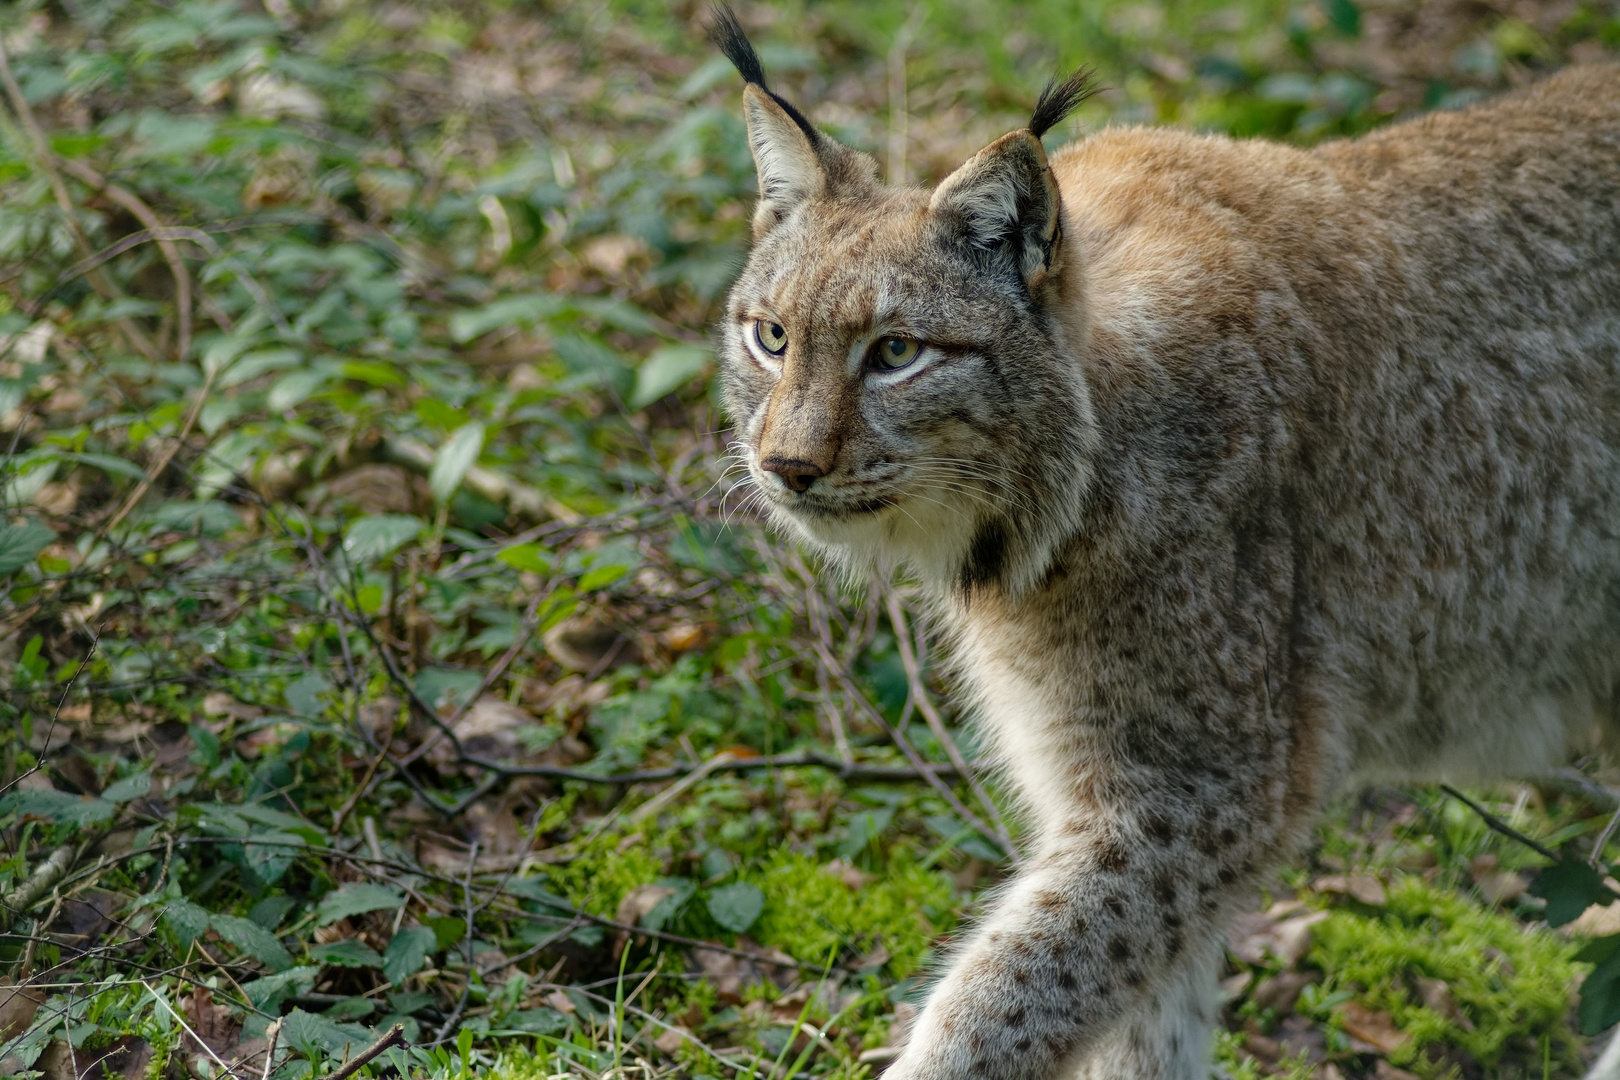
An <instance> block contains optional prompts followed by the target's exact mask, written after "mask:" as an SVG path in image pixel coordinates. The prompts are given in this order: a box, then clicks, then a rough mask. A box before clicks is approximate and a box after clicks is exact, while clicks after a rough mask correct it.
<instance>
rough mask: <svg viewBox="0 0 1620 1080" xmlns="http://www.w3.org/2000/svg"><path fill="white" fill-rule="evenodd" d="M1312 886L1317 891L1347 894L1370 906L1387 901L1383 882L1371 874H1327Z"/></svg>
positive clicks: (1381, 905)
mask: <svg viewBox="0 0 1620 1080" xmlns="http://www.w3.org/2000/svg"><path fill="white" fill-rule="evenodd" d="M1312 887H1313V888H1314V889H1316V890H1317V891H1318V892H1326V893H1337V894H1339V895H1340V896H1348V897H1350V898H1351V899H1352V900H1359V901H1361V902H1362V903H1363V904H1367V905H1368V906H1370V907H1383V906H1384V905H1385V904H1387V903H1389V895H1388V894H1387V893H1386V892H1385V891H1384V883H1383V882H1382V881H1379V880H1378V879H1377V878H1375V877H1373V876H1372V875H1371V874H1329V875H1327V876H1326V877H1319V878H1317V879H1316V881H1315V882H1313V883H1312Z"/></svg>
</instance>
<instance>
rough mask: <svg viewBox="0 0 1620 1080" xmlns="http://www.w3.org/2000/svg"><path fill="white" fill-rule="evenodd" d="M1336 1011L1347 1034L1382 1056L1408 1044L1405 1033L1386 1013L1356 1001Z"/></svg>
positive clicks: (1341, 1006) (1348, 1002)
mask: <svg viewBox="0 0 1620 1080" xmlns="http://www.w3.org/2000/svg"><path fill="white" fill-rule="evenodd" d="M1335 1011H1336V1012H1337V1014H1338V1017H1339V1022H1340V1024H1341V1025H1342V1026H1343V1027H1344V1030H1345V1034H1347V1035H1350V1036H1351V1037H1353V1038H1357V1039H1360V1040H1361V1041H1362V1042H1364V1043H1366V1044H1367V1045H1369V1046H1371V1047H1372V1048H1373V1049H1374V1050H1376V1051H1378V1052H1379V1053H1380V1054H1389V1053H1393V1052H1394V1051H1395V1050H1397V1049H1399V1048H1400V1047H1401V1046H1402V1045H1403V1044H1404V1043H1405V1042H1406V1034H1405V1032H1403V1031H1401V1030H1400V1029H1399V1028H1397V1027H1396V1026H1395V1021H1394V1020H1392V1019H1391V1018H1390V1015H1389V1014H1388V1013H1386V1012H1376V1011H1374V1010H1372V1009H1369V1008H1367V1007H1366V1006H1365V1005H1362V1004H1361V1003H1359V1002H1355V1001H1347V1002H1345V1003H1344V1004H1343V1005H1340V1006H1339V1007H1338V1009H1337V1010H1335Z"/></svg>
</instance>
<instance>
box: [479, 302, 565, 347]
mask: <svg viewBox="0 0 1620 1080" xmlns="http://www.w3.org/2000/svg"><path fill="white" fill-rule="evenodd" d="M566 306H567V305H566V304H565V303H564V302H563V301H562V300H560V299H558V298H557V297H555V296H548V295H546V294H545V293H532V294H530V295H528V296H506V297H502V298H501V299H499V300H496V301H494V302H492V303H489V304H485V305H484V306H483V307H481V308H473V309H472V310H471V311H458V312H456V313H455V314H454V315H452V316H450V340H451V341H454V342H455V343H456V344H457V345H464V344H466V343H467V342H469V341H471V340H472V339H473V338H475V337H481V336H483V335H484V334H487V333H489V332H490V331H491V330H494V329H496V328H497V327H501V326H513V325H522V326H532V325H534V324H535V323H537V322H539V321H540V320H542V319H549V318H551V317H552V316H553V315H556V314H557V313H558V312H560V311H562V310H563V309H564V308H565V307H566Z"/></svg>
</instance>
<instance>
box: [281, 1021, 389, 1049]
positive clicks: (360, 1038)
mask: <svg viewBox="0 0 1620 1080" xmlns="http://www.w3.org/2000/svg"><path fill="white" fill-rule="evenodd" d="M281 1022H282V1028H281V1031H282V1037H283V1038H285V1039H286V1040H287V1042H288V1043H290V1044H291V1045H292V1046H294V1047H296V1048H297V1049H298V1050H299V1052H300V1053H302V1054H304V1055H305V1056H306V1057H309V1058H311V1059H312V1060H318V1056H319V1052H324V1053H326V1054H327V1055H329V1056H331V1057H334V1058H337V1059H339V1060H342V1059H343V1058H345V1057H353V1056H354V1055H355V1054H356V1053H357V1052H359V1051H360V1050H363V1049H365V1047H366V1046H367V1045H368V1044H370V1043H371V1042H372V1040H373V1039H375V1038H376V1036H374V1035H373V1034H372V1033H371V1032H369V1031H367V1030H366V1029H365V1028H363V1027H361V1026H360V1025H359V1024H335V1023H333V1022H332V1021H330V1020H328V1019H327V1018H326V1017H324V1016H316V1015H315V1014H314V1013H307V1012H305V1011H304V1010H303V1009H294V1010H293V1011H292V1012H290V1013H288V1014H287V1015H286V1016H284V1017H282V1021H281Z"/></svg>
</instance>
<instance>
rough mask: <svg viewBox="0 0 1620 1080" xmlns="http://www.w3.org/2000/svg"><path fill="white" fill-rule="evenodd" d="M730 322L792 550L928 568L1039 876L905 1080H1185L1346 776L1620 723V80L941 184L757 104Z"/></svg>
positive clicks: (981, 169) (751, 61) (750, 437)
mask: <svg viewBox="0 0 1620 1080" xmlns="http://www.w3.org/2000/svg"><path fill="white" fill-rule="evenodd" d="M716 39H717V41H718V42H719V44H720V45H721V47H722V48H723V49H724V50H725V51H726V52H727V54H728V55H729V56H731V58H732V59H733V61H734V62H736V64H737V67H738V68H739V70H740V71H742V73H743V75H744V77H745V80H746V81H747V84H748V85H747V86H746V87H745V90H744V109H745V113H746V118H747V121H748V130H749V139H750V142H751V144H752V147H753V151H754V156H755V160H756V163H757V165H758V169H759V180H760V199H759V204H758V208H757V210H756V214H755V218H754V247H753V251H752V253H751V256H750V259H749V262H748V265H747V267H746V268H745V270H744V271H743V273H742V276H741V278H740V279H739V280H738V282H737V284H736V286H735V287H734V289H733V291H732V293H731V296H730V300H729V303H728V308H727V315H726V320H725V323H724V325H723V326H722V327H721V328H720V335H721V340H722V344H723V357H724V362H723V367H722V377H723V383H724V392H725V397H726V402H727V406H728V409H729V410H730V413H731V416H732V419H733V422H734V424H735V430H736V442H737V446H736V451H737V453H738V454H739V455H740V456H741V457H742V459H743V460H744V461H745V462H746V464H747V466H748V469H749V472H750V475H751V477H752V480H753V482H754V483H755V484H756V485H758V487H759V489H760V491H761V492H762V493H763V495H764V497H765V500H766V502H767V505H768V506H769V507H770V510H771V514H772V516H773V518H774V519H775V520H776V521H777V523H778V524H779V525H780V526H781V527H782V528H783V529H784V530H786V531H788V532H790V533H792V534H794V535H797V536H799V537H801V538H803V539H804V540H806V541H808V542H809V543H810V544H812V545H814V546H816V547H818V548H820V549H821V550H822V551H823V552H825V553H826V555H827V556H828V557H829V558H830V559H832V560H834V561H836V562H839V563H842V564H843V565H845V566H846V567H848V568H851V569H854V570H857V571H860V570H865V569H874V570H879V571H881V570H884V569H886V568H887V567H890V566H895V565H902V564H903V565H905V566H906V567H908V568H909V570H910V572H911V573H912V574H913V575H915V576H916V578H918V579H919V580H920V581H921V582H922V583H923V587H924V589H925V590H926V591H927V592H928V594H929V595H930V596H931V598H932V601H933V604H934V605H935V607H936V609H937V614H938V621H939V623H940V625H941V627H942V629H943V630H944V632H945V633H947V634H948V635H949V636H950V637H951V638H952V639H953V641H954V643H955V653H956V657H957V663H958V666H959V668H960V676H961V682H962V685H963V688H964V690H965V692H967V693H968V694H970V695H971V697H972V699H973V702H974V704H975V705H976V707H977V714H978V716H979V721H980V722H981V723H982V724H983V725H984V728H985V731H986V733H987V735H988V738H989V741H990V742H991V743H992V745H994V746H995V747H996V749H997V751H998V754H999V757H1000V761H1001V764H1002V766H1003V768H1004V769H1005V771H1006V773H1007V775H1008V777H1009V779H1010V780H1011V781H1012V784H1013V786H1014V788H1015V789H1016V790H1017V791H1018V792H1019V794H1020V795H1021V796H1022V798H1023V801H1024V804H1025V809H1026V812H1027V815H1028V818H1029V821H1030V824H1031V826H1032V833H1033V837H1034V840H1033V850H1032V851H1031V853H1030V857H1029V858H1028V860H1027V861H1026V862H1025V864H1024V865H1023V867H1022V868H1021V869H1020V870H1019V873H1018V875H1017V876H1016V878H1015V879H1014V881H1013V882H1012V884H1011V885H1010V886H1009V887H1008V889H1007V890H1006V891H1005V893H1004V895H1003V896H1002V898H1001V900H1000V901H999V904H998V906H997V907H996V908H995V909H994V910H993V911H991V912H990V913H989V914H988V915H986V917H985V918H984V919H983V920H982V922H981V924H980V926H979V928H978V930H977V932H976V933H975V935H974V936H972V937H971V938H970V939H968V940H967V941H966V942H965V943H964V944H962V945H960V946H959V947H958V948H957V951H956V953H955V955H954V958H953V960H952V962H951V964H950V965H949V967H948V968H947V969H946V970H945V971H944V972H943V974H942V976H941V978H940V979H939V981H938V982H937V984H936V986H935V989H934V990H933V992H932V996H931V998H930V1000H929V1002H928V1005H927V1007H926V1008H925V1009H924V1011H923V1014H922V1016H921V1017H920V1018H919V1021H918V1023H917V1025H916V1026H915V1028H914V1034H913V1036H912V1039H911V1041H910V1043H909V1044H908V1046H907V1048H906V1049H905V1051H904V1053H903V1054H902V1056H901V1057H900V1058H899V1060H898V1061H897V1062H896V1064H895V1065H894V1066H893V1068H892V1069H891V1072H890V1073H889V1074H886V1075H888V1076H890V1077H894V1078H898V1080H947V1078H951V1080H956V1078H961V1080H968V1078H976V1080H988V1078H1001V1077H1005V1078H1008V1080H1015V1078H1016V1080H1026V1078H1037V1077H1042V1078H1044V1077H1055V1076H1059V1075H1064V1076H1069V1075H1078V1076H1081V1077H1090V1078H1096V1080H1102V1078H1110V1080H1141V1078H1148V1077H1162V1078H1173V1080H1191V1078H1193V1077H1203V1076H1205V1075H1207V1070H1208V1057H1207V1055H1208V1045H1209V1033H1210V1029H1211V1026H1212V1024H1213V1020H1214V1012H1215V1004H1214V989H1215V987H1214V975H1215V966H1216V964H1217V962H1218V959H1219V955H1220V944H1221V937H1220V931H1221V928H1222V927H1223V925H1224V922H1225V919H1226V918H1227V916H1228V915H1229V913H1230V911H1231V910H1232V907H1233V905H1234V904H1235V903H1236V902H1237V900H1238V899H1239V898H1240V897H1242V896H1243V895H1244V894H1245V892H1246V890H1248V889H1250V888H1251V887H1252V886H1253V883H1254V882H1255V881H1256V880H1257V877H1258V875H1259V874H1260V873H1261V872H1262V871H1263V870H1265V869H1266V868H1267V867H1268V866H1270V865H1274V864H1275V863H1277V862H1278V861H1280V860H1283V859H1285V858H1287V857H1288V855H1289V854H1290V853H1291V852H1292V851H1294V850H1296V849H1297V847H1298V845H1299V843H1300V842H1301V841H1302V840H1303V839H1304V838H1305V837H1306V836H1307V835H1308V833H1309V830H1310V828H1311V826H1312V825H1313V823H1314V822H1315V820H1316V818H1317V815H1318V814H1319V812H1320V810H1321V808H1322V807H1323V806H1324V804H1325V803H1326V802H1327V800H1329V799H1330V798H1331V797H1332V796H1333V794H1334V793H1336V792H1338V791H1340V790H1343V789H1344V788H1345V787H1346V786H1348V785H1353V784H1356V783H1360V782H1364V781H1366V780H1368V779H1371V778H1420V777H1423V778H1446V779H1472V778H1482V777H1488V776H1492V775H1496V774H1499V773H1500V772H1501V771H1502V770H1504V769H1508V770H1511V771H1512V772H1513V773H1514V774H1516V775H1521V776H1522V775H1530V774H1533V773H1535V772H1537V771H1540V770H1545V769H1549V768H1552V767H1554V766H1556V765H1558V764H1560V763H1562V762H1563V761H1564V760H1565V759H1566V758H1567V757H1568V756H1569V755H1570V754H1571V753H1573V752H1575V751H1577V750H1579V749H1582V748H1586V747H1590V746H1592V745H1594V744H1596V743H1598V742H1601V741H1604V740H1612V739H1613V737H1614V735H1615V733H1616V728H1617V721H1620V718H1617V716H1616V706H1617V702H1620V70H1617V69H1615V68H1612V67H1583V68H1576V69H1571V70H1569V71H1566V72H1564V73H1562V74H1560V75H1558V76H1555V77H1553V78H1551V79H1549V80H1547V81H1546V82H1544V83H1542V84H1540V85H1539V86H1536V87H1533V88H1531V89H1529V90H1527V91H1524V92H1522V93H1519V94H1515V95H1511V96H1507V97H1503V98H1501V99H1498V100H1496V101H1493V102H1489V103H1485V104H1482V105H1478V106H1475V107H1473V108H1470V109H1466V110H1462V111H1458V112H1447V113H1437V114H1433V115H1429V116H1425V117H1422V118H1420V119H1417V120H1414V121H1410V122H1408V123H1404V124H1401V125H1397V126H1394V127H1391V128H1388V129H1385V130H1383V131H1380V132H1377V133H1375V134H1373V135H1370V136H1367V137H1365V138H1362V139H1359V140H1355V141H1348V142H1340V143H1333V144H1330V145H1326V146H1323V147H1320V148H1318V149H1316V150H1311V151H1306V150H1300V149H1294V148H1290V147H1285V146H1280V145H1275V144H1271V143H1266V142H1258V141H1256V142H1238V141H1233V140H1229V139H1224V138H1217V137H1211V136H1198V135H1192V134H1188V133H1184V132H1177V131H1168V130H1110V131H1105V132H1102V133H1100V134H1097V135H1094V136H1092V137H1091V138H1088V139H1085V140H1083V141H1081V142H1078V143H1076V144H1073V145H1071V146H1068V147H1065V148H1064V149H1062V150H1060V151H1058V152H1057V153H1055V154H1054V155H1052V157H1051V158H1050V159H1048V157H1047V155H1046V152H1045V150H1044V149H1043V147H1042V144H1041V141H1040V135H1041V134H1042V133H1043V131H1044V130H1045V129H1046V128H1048V127H1050V126H1051V125H1052V124H1054V123H1056V121H1057V120H1058V119H1060V118H1061V117H1062V115H1063V113H1064V112H1066V111H1067V109H1068V108H1069V107H1072V105H1073V104H1074V103H1075V101H1077V100H1078V99H1079V98H1080V97H1082V96H1083V95H1084V93H1085V84H1084V81H1083V80H1080V79H1075V80H1070V81H1068V82H1066V83H1062V84H1059V85H1057V86H1055V87H1053V88H1050V89H1049V91H1048V93H1047V94H1046V95H1045V96H1043V99H1042V102H1041V104H1040V105H1039V106H1038V107H1037V109H1036V113H1035V116H1034V118H1033V119H1032V121H1031V124H1030V126H1029V127H1028V128H1026V129H1024V130H1021V131H1017V132H1013V133H1011V134H1008V135H1006V136H1004V137H1002V138H1001V139H999V140H997V141H996V142H994V143H992V144H990V145H989V146H987V147H985V148H984V149H983V150H981V151H980V152H979V153H978V154H976V155H975V156H974V157H972V158H971V159H969V160H968V161H967V162H966V163H964V164H963V165H962V166H961V168H960V169H958V170H957V171H956V172H955V173H953V174H952V175H951V176H949V177H947V178H946V179H945V180H944V181H943V182H941V183H940V185H939V186H938V187H937V188H935V189H933V190H932V191H924V190H913V189H896V188H890V187H885V186H883V185H881V184H879V183H878V181H877V179H876V169H875V166H874V165H873V163H872V161H871V160H870V159H869V158H867V157H866V156H864V155H861V154H859V153H856V152H855V151H853V150H850V149H848V148H846V147H843V146H840V145H838V144H837V143H835V142H834V141H833V140H831V139H830V138H828V137H827V136H826V135H825V134H823V133H821V132H819V131H818V130H817V129H816V128H815V127H814V126H813V125H812V124H811V123H810V122H809V121H808V120H806V119H805V117H804V116H803V115H802V114H801V113H799V112H798V111H797V110H796V109H794V108H793V107H792V106H791V105H789V104H788V103H787V102H785V101H784V100H782V99H781V98H780V97H778V96H777V95H775V94H774V93H772V92H771V91H770V90H768V89H767V88H766V84H765V75H764V73H763V72H762V71H761V69H760V66H759V63H758V60H757V59H756V58H755V57H754V54H753V51H752V49H751V48H750V47H749V45H748V43H747V40H746V38H745V37H744V36H743V34H742V31H741V29H740V27H738V26H737V24H736V22H735V20H734V19H733V18H731V17H730V15H729V13H728V12H724V11H722V13H721V15H720V17H719V20H718V24H717V29H716Z"/></svg>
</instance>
